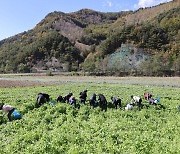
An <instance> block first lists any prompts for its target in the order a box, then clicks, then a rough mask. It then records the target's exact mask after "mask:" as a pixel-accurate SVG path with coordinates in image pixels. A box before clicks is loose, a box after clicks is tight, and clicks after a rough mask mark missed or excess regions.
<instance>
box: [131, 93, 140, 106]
mask: <svg viewBox="0 0 180 154" xmlns="http://www.w3.org/2000/svg"><path fill="white" fill-rule="evenodd" d="M131 98H132V99H133V101H134V102H135V103H136V104H137V106H138V108H139V109H140V108H141V106H142V99H141V98H140V97H138V96H131Z"/></svg>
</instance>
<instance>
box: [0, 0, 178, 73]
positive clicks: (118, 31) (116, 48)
mask: <svg viewBox="0 0 180 154" xmlns="http://www.w3.org/2000/svg"><path fill="white" fill-rule="evenodd" d="M179 53H180V0H174V1H172V2H169V3H165V4H160V5H158V6H155V7H151V8H145V9H139V10H137V11H135V12H132V11H123V12H117V13H102V12H97V11H94V10H89V9H82V10H80V11H77V12H73V13H62V12H57V11H55V12H52V13H49V14H48V15H47V16H46V17H45V18H44V19H43V20H42V21H40V22H39V23H38V24H37V25H36V26H35V27H34V28H33V29H31V30H29V31H27V32H23V33H20V34H18V35H16V36H12V37H10V38H8V39H5V40H2V41H0V56H1V59H0V72H2V73H10V72H39V71H40V72H42V71H49V70H50V71H80V70H82V71H88V72H91V73H92V74H97V75H101V74H103V75H120V76H122V75H150V76H162V75H180V65H179V64H180V54H179ZM112 57H113V58H112Z"/></svg>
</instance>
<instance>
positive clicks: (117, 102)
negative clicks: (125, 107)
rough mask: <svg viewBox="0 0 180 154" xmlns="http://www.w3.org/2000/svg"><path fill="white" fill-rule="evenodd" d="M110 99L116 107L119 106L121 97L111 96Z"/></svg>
mask: <svg viewBox="0 0 180 154" xmlns="http://www.w3.org/2000/svg"><path fill="white" fill-rule="evenodd" d="M111 100H112V102H113V104H114V105H115V108H116V109H117V106H119V108H121V107H122V106H121V99H120V98H117V97H111Z"/></svg>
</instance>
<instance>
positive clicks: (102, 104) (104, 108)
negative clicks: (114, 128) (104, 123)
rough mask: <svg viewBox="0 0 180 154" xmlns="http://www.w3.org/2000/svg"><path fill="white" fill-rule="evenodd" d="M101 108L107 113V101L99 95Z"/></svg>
mask: <svg viewBox="0 0 180 154" xmlns="http://www.w3.org/2000/svg"><path fill="white" fill-rule="evenodd" d="M98 101H99V107H100V108H101V109H102V110H105V111H107V100H106V98H105V96H104V95H103V94H99V95H98Z"/></svg>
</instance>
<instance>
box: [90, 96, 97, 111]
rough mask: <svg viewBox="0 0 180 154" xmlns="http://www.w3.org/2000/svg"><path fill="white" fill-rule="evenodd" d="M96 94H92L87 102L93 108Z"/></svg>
mask: <svg viewBox="0 0 180 154" xmlns="http://www.w3.org/2000/svg"><path fill="white" fill-rule="evenodd" d="M96 103H97V102H96V94H92V96H91V97H90V99H89V104H90V106H92V107H93V108H94V107H95V106H96Z"/></svg>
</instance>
